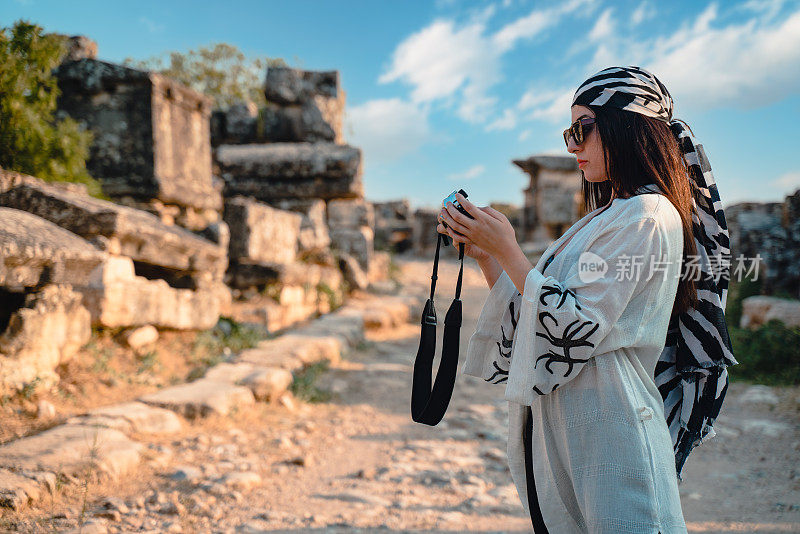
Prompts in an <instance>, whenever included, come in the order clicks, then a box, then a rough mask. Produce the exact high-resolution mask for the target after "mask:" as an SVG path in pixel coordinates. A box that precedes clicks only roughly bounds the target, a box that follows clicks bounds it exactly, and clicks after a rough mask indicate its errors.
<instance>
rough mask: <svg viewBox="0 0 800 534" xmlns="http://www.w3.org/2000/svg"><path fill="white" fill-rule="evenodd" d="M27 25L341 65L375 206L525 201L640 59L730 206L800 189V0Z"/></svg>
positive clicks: (112, 13) (98, 14) (155, 15)
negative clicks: (456, 195)
mask: <svg viewBox="0 0 800 534" xmlns="http://www.w3.org/2000/svg"><path fill="white" fill-rule="evenodd" d="M19 18H26V19H29V20H31V21H33V22H36V23H38V24H40V25H42V26H43V27H44V28H45V29H46V30H47V31H57V32H62V33H68V34H84V35H87V36H89V37H91V38H92V39H94V40H96V41H97V42H98V45H99V54H98V55H99V57H100V58H101V59H105V60H109V61H121V60H122V59H124V58H125V57H134V58H146V57H150V56H153V55H157V54H161V53H163V52H165V51H169V50H188V49H190V48H192V47H196V46H200V45H206V44H210V43H213V42H220V41H222V42H229V43H232V44H235V45H237V46H238V47H239V48H241V49H242V50H243V51H244V52H245V53H247V54H250V55H268V56H271V57H282V58H284V59H285V60H286V61H287V62H288V63H289V64H290V65H292V66H296V67H301V68H307V69H322V70H327V69H338V70H339V71H340V72H341V80H342V85H343V87H344V90H345V91H346V93H347V114H346V123H347V129H346V134H345V135H346V138H347V140H348V142H349V143H351V144H353V145H355V146H360V147H361V148H362V149H363V150H364V158H365V171H364V179H365V184H366V191H367V197H368V198H369V199H370V200H386V199H393V198H399V197H406V198H409V199H411V201H412V203H414V205H416V206H421V205H431V206H433V205H436V204H437V203H438V202H440V199H441V198H443V197H444V196H446V195H447V194H448V193H449V192H450V191H452V190H453V189H455V188H458V187H463V188H464V189H466V190H467V191H468V192H469V193H470V198H471V199H473V200H474V201H475V202H477V203H479V204H485V203H489V202H494V201H503V202H512V203H516V204H520V203H521V202H522V193H521V191H522V189H524V188H525V187H526V186H527V177H526V176H525V175H524V174H523V173H522V172H521V171H520V170H518V169H517V168H516V166H514V165H513V164H512V163H511V160H512V159H516V158H524V157H527V156H529V155H532V154H536V153H561V154H566V152H565V151H564V144H563V140H562V138H561V133H560V132H561V131H562V130H563V129H564V128H565V127H566V126H567V123H568V122H569V104H570V101H571V96H572V94H573V92H574V91H575V89H576V88H577V86H578V85H579V84H580V83H581V82H582V81H583V80H584V79H585V78H586V77H588V76H589V75H591V74H593V73H594V72H596V71H598V70H600V69H601V68H604V67H607V66H610V65H631V64H633V65H640V66H642V67H644V68H647V69H649V70H651V71H652V72H654V73H655V74H656V75H657V76H658V77H659V78H660V79H661V80H662V81H663V82H664V84H665V85H666V86H667V88H669V90H670V92H671V93H672V95H673V98H674V101H675V117H677V118H681V119H683V120H685V121H686V122H688V123H689V125H690V126H691V127H692V129H693V130H694V132H695V134H696V136H697V138H698V139H699V141H700V142H702V143H703V144H704V146H705V148H706V152H707V154H708V155H709V158H710V160H711V164H712V166H713V168H714V174H715V176H716V180H717V184H718V187H719V190H720V194H721V196H722V200H723V204H724V205H726V206H727V205H730V204H732V203H734V202H741V201H781V200H782V199H783V197H784V196H785V195H787V194H789V193H792V192H794V191H795V190H796V189H798V188H800V160H798V157H797V155H798V149H797V143H798V141H800V135H798V130H800V127H799V126H798V120H800V1H798V0H794V1H788V0H787V1H781V0H747V1H741V2H727V1H726V2H698V1H670V2H654V1H651V0H630V1H619V2H610V1H607V0H605V1H604V0H560V1H531V0H528V1H525V0H495V1H473V2H466V1H458V0H436V1H428V2H423V1H376V0H366V1H360V0H358V1H357V0H346V1H345V0H342V1H339V2H334V1H322V0H319V1H307V0H294V1H285V2H270V1H244V0H227V1H226V2H196V1H194V2H188V1H184V2H178V1H169V0H161V1H151V0H140V1H137V2H130V1H127V2H115V1H108V0H105V1H81V0H74V1H72V2H63V1H53V0H48V1H44V0H3V2H2V7H0V24H2V25H3V26H8V25H10V24H12V23H13V21H15V20H17V19H19Z"/></svg>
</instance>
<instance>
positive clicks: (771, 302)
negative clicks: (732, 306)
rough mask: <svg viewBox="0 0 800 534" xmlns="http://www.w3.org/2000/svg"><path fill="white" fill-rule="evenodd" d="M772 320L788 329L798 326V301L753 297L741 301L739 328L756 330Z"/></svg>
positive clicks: (799, 314) (799, 320)
mask: <svg viewBox="0 0 800 534" xmlns="http://www.w3.org/2000/svg"><path fill="white" fill-rule="evenodd" d="M772 319H778V320H779V321H781V322H782V323H783V324H785V325H786V326H789V327H798V326H800V300H789V299H781V298H777V297H768V296H764V295H755V296H752V297H747V298H746V299H744V300H742V318H741V321H740V323H739V325H740V327H741V328H758V327H759V326H762V325H765V324H767V323H768V322H769V321H771V320H772Z"/></svg>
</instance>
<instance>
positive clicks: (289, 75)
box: [262, 67, 345, 143]
mask: <svg viewBox="0 0 800 534" xmlns="http://www.w3.org/2000/svg"><path fill="white" fill-rule="evenodd" d="M264 95H265V96H266V97H267V101H268V102H269V103H270V104H273V105H272V106H268V107H267V108H266V109H265V110H264V112H263V115H262V120H263V123H264V126H263V128H264V133H263V136H264V138H265V139H266V140H270V141H316V140H324V141H333V142H335V143H342V142H344V141H343V140H344V136H343V133H342V130H343V129H342V125H343V120H342V119H343V116H344V107H345V92H344V91H343V90H342V89H341V87H340V83H339V72H338V71H308V70H300V69H293V68H289V67H270V68H268V69H267V79H266V83H265V84H264Z"/></svg>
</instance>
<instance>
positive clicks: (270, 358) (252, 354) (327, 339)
mask: <svg viewBox="0 0 800 534" xmlns="http://www.w3.org/2000/svg"><path fill="white" fill-rule="evenodd" d="M315 322H316V321H315ZM341 351H342V345H341V341H340V340H339V339H337V338H336V337H333V336H324V335H319V336H309V335H297V334H287V335H284V336H280V337H277V338H275V339H268V340H265V341H262V342H260V343H259V344H258V345H257V346H256V347H254V348H252V349H246V350H244V351H242V352H241V353H239V355H238V356H237V361H239V362H246V363H250V364H252V365H254V366H259V367H271V368H278V369H285V370H287V371H294V370H295V369H299V368H301V367H303V366H304V365H309V364H312V363H315V362H318V361H322V360H328V361H329V362H331V363H334V364H335V363H338V362H339V361H340V360H341Z"/></svg>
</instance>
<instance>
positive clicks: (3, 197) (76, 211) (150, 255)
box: [0, 170, 227, 287]
mask: <svg viewBox="0 0 800 534" xmlns="http://www.w3.org/2000/svg"><path fill="white" fill-rule="evenodd" d="M0 205H1V206H7V207H10V208H16V209H19V210H24V211H27V212H29V213H33V214H34V215H38V216H39V217H41V218H43V219H47V220H48V221H50V222H52V223H55V224H56V225H57V226H60V227H61V228H64V229H66V230H69V231H70V232H73V233H74V234H77V235H79V236H81V237H83V238H85V239H90V240H92V241H94V242H95V243H97V244H98V245H100V246H102V247H104V248H106V249H107V250H109V251H111V252H113V253H115V254H122V255H125V256H129V257H130V258H131V259H133V261H135V262H137V264H138V265H139V268H140V269H141V270H142V271H145V272H148V271H149V272H153V274H154V275H156V274H158V275H161V276H153V277H159V278H162V277H168V278H171V279H174V280H175V281H176V282H175V283H176V284H179V285H182V287H194V286H199V285H203V284H205V283H208V282H209V281H211V280H221V278H222V275H223V273H224V271H225V267H226V265H227V251H226V249H224V248H223V247H221V246H219V245H216V244H214V243H212V242H210V241H208V240H206V239H203V238H202V237H200V236H198V235H196V234H194V233H192V232H189V231H187V230H184V229H183V228H179V227H176V226H167V225H165V224H163V223H162V222H161V221H160V220H159V219H158V218H157V217H155V216H154V215H152V214H150V213H146V212H144V211H141V210H137V209H133V208H130V207H127V206H121V205H119V204H115V203H113V202H107V201H104V200H100V199H96V198H93V197H89V196H86V195H81V194H79V193H75V192H71V191H66V190H64V189H63V188H59V187H53V186H51V185H49V184H45V183H44V182H42V181H41V180H38V179H36V178H33V177H31V176H26V175H23V174H18V173H14V172H10V171H3V170H0ZM58 240H59V241H64V242H68V241H67V239H66V238H61V237H59V238H58ZM73 241H74V240H73ZM148 266H150V267H148ZM156 268H161V269H160V270H159V269H156Z"/></svg>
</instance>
